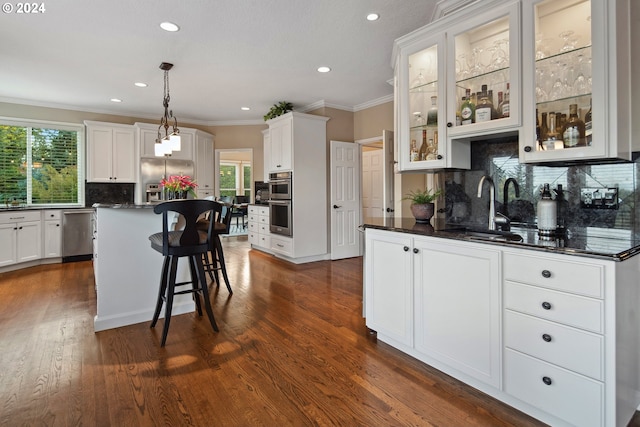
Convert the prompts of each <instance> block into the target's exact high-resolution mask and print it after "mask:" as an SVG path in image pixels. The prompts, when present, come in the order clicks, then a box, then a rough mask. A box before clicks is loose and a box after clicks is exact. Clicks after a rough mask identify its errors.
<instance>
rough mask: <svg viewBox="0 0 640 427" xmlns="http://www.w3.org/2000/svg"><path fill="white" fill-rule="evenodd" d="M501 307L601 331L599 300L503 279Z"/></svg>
mask: <svg viewBox="0 0 640 427" xmlns="http://www.w3.org/2000/svg"><path fill="white" fill-rule="evenodd" d="M504 307H505V308H508V309H510V310H514V311H519V312H521V313H526V314H530V315H532V316H536V317H540V318H542V319H546V320H552V321H554V322H558V323H562V324H564V325H569V326H575V327H576V328H581V329H586V330H588V331H592V332H597V333H603V328H604V326H603V325H604V320H603V319H604V306H603V303H602V300H598V299H593V298H586V297H582V296H579V295H572V294H567V293H565V292H558V291H553V290H550V289H544V288H538V287H536V286H529V285H523V284H521V283H514V282H505V287H504Z"/></svg>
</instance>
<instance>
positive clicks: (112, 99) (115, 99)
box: [111, 98, 122, 102]
mask: <svg viewBox="0 0 640 427" xmlns="http://www.w3.org/2000/svg"><path fill="white" fill-rule="evenodd" d="M111 102H122V99H118V98H111Z"/></svg>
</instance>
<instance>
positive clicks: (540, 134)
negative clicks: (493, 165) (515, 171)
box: [519, 0, 640, 162]
mask: <svg viewBox="0 0 640 427" xmlns="http://www.w3.org/2000/svg"><path fill="white" fill-rule="evenodd" d="M634 8H635V9H636V13H637V9H638V8H640V5H639V4H638V2H636V1H629V0H525V1H523V37H524V38H523V49H522V51H523V80H524V81H525V82H530V84H528V85H526V86H524V87H523V101H524V109H523V113H524V137H523V138H521V139H520V152H519V157H520V161H521V162H553V161H562V160H565V161H566V160H568V161H574V160H581V159H607V158H622V159H627V160H630V159H631V152H632V151H637V150H638V148H637V147H634V146H633V144H634V141H639V140H640V139H639V138H638V135H637V133H638V132H637V127H636V128H635V129H636V130H635V134H634V130H633V129H634V127H633V121H634V119H635V120H637V112H636V113H635V115H634V114H632V107H631V103H632V99H633V98H636V97H637V92H638V85H637V84H635V82H634V81H633V80H632V72H631V61H633V60H634V58H636V57H637V56H638V54H637V50H636V49H629V46H635V45H636V44H637V42H638V40H639V38H640V30H639V29H638V28H637V25H633V22H632V21H631V20H630V19H629V16H630V15H632V11H633V9H634ZM632 32H633V33H632ZM633 77H634V78H635V76H633ZM571 104H574V105H576V108H577V112H578V117H579V118H580V119H581V120H582V121H584V122H586V126H585V135H584V139H583V138H579V139H575V138H571V137H569V136H567V137H566V138H565V135H564V134H563V132H562V127H561V126H558V125H557V122H558V120H559V119H558V118H557V117H556V116H558V115H559V114H565V115H566V116H567V117H569V112H570V106H571ZM543 114H544V116H543ZM552 115H553V116H554V119H555V120H554V121H555V122H556V128H557V129H555V131H554V129H552V128H551V126H552V119H551V116H552ZM590 117H593V120H591V119H590ZM543 119H544V122H543ZM545 124H546V126H545ZM563 139H564V141H563ZM636 144H637V142H636Z"/></svg>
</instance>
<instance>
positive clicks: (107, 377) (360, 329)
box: [0, 237, 541, 426]
mask: <svg viewBox="0 0 640 427" xmlns="http://www.w3.org/2000/svg"><path fill="white" fill-rule="evenodd" d="M224 245H225V256H226V258H227V267H228V270H229V273H230V279H231V282H232V286H233V289H234V294H233V295H232V296H229V295H228V294H227V291H226V288H225V287H224V286H222V287H221V288H220V289H219V291H215V292H213V296H212V299H213V300H214V301H213V304H214V305H213V307H214V313H215V316H216V320H217V322H218V325H219V326H220V332H219V333H214V332H213V331H212V329H211V325H210V324H209V322H208V321H207V319H206V316H204V317H198V316H197V315H195V314H194V313H191V314H185V315H181V316H175V317H174V318H173V319H172V321H171V328H170V330H169V335H168V338H167V344H166V347H164V348H161V347H160V344H159V341H160V336H161V331H162V324H163V323H162V322H163V320H160V321H159V324H158V326H157V327H156V328H155V329H150V328H149V322H145V323H141V324H137V325H132V326H128V327H124V328H118V329H113V330H108V331H103V332H99V333H94V332H93V316H94V315H95V310H96V308H95V292H94V282H93V269H92V263H91V261H85V262H78V263H69V264H54V265H47V266H38V267H33V268H29V269H24V270H19V271H14V272H10V273H4V274H0V301H2V302H1V303H0V304H1V307H2V308H1V310H0V348H1V349H2V351H0V366H2V370H1V371H0V425H2V426H19V425H43V426H66V425H89V426H158V425H166V426H308V425H313V426H334V425H341V426H400V425H402V426H404V425H412V426H428V425H433V426H467V425H473V426H508V425H514V426H536V425H541V424H540V423H539V422H537V421H535V420H533V419H532V418H530V417H528V416H526V415H524V414H522V413H520V412H518V411H516V410H514V409H511V408H510V407H508V406H506V405H504V404H502V403H500V402H497V401H496V400H494V399H491V398H489V397H487V396H485V395H484V394H482V393H480V392H478V391H475V390H474V389H472V388H469V387H467V386H465V385H463V384H461V383H460V382H458V381H456V380H454V379H452V378H450V377H448V376H446V375H443V374H441V373H439V372H438V371H436V370H435V369H432V368H430V367H428V366H426V365H424V364H422V363H420V362H418V361H416V360H414V359H412V358H410V357H408V356H406V355H404V354H402V353H401V352H399V351H397V350H395V349H393V348H391V347H389V346H387V345H386V344H384V343H381V342H376V339H375V336H374V335H370V334H369V332H368V330H367V328H366V327H365V324H364V320H363V318H362V315H361V313H362V260H361V259H360V258H354V259H347V260H341V261H333V262H331V261H323V262H317V263H311V264H306V265H301V266H296V265H293V264H289V263H286V262H282V261H279V260H277V259H275V258H272V257H270V256H268V255H265V254H262V253H260V252H258V251H250V250H249V249H248V244H247V241H246V237H240V238H230V239H225V242H224ZM122 298H127V295H122ZM149 298H150V299H151V300H155V298H156V295H149Z"/></svg>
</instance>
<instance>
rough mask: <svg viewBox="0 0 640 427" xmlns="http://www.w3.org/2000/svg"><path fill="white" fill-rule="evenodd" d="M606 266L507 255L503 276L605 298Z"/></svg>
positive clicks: (517, 280) (505, 255)
mask: <svg viewBox="0 0 640 427" xmlns="http://www.w3.org/2000/svg"><path fill="white" fill-rule="evenodd" d="M603 270H604V267H603V266H601V265H596V264H587V263H584V262H573V261H567V260H559V259H555V258H547V257H537V256H529V255H527V256H525V255H517V254H511V253H505V254H504V277H505V279H506V280H513V281H516V282H521V283H528V284H531V285H538V286H544V287H545V288H550V289H557V290H560V291H566V292H572V293H576V294H579V295H586V296H590V297H595V298H602V297H603V295H604V294H603V292H604V290H603V274H604V272H603Z"/></svg>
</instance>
